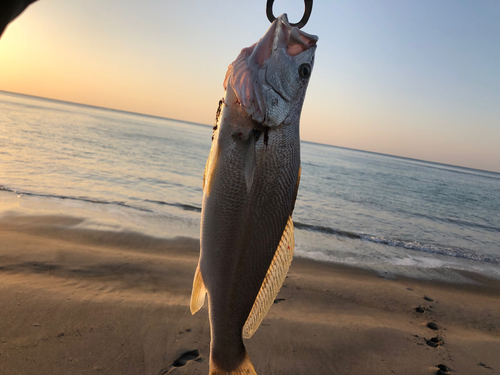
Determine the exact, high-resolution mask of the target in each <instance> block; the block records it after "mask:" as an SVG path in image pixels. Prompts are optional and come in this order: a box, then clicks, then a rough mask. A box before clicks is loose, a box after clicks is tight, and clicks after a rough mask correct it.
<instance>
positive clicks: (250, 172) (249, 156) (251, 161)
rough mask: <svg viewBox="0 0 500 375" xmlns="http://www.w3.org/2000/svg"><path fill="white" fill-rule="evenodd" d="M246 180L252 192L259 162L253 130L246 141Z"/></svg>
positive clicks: (248, 189)
mask: <svg viewBox="0 0 500 375" xmlns="http://www.w3.org/2000/svg"><path fill="white" fill-rule="evenodd" d="M245 148H246V150H245V182H246V184H247V193H250V190H251V189H252V184H253V178H254V175H255V168H256V166H257V162H256V160H255V158H256V156H255V135H254V132H253V130H252V132H251V133H250V135H249V137H248V140H247V141H246V143H245Z"/></svg>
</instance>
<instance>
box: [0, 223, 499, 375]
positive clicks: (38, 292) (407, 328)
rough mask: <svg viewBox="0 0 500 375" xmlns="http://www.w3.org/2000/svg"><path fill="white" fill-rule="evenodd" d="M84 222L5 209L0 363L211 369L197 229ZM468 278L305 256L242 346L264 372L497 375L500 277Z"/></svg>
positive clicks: (1, 368)
mask: <svg viewBox="0 0 500 375" xmlns="http://www.w3.org/2000/svg"><path fill="white" fill-rule="evenodd" d="M81 221H82V220H81V219H78V218H73V217H68V216H38V217H37V216H15V215H7V216H3V217H2V218H1V219H0V306H1V308H0V374H2V375H14V374H23V375H24V374H54V375H57V374H61V375H62V374H64V375H66V374H100V373H101V374H120V375H123V374H153V375H157V374H207V373H208V354H209V341H210V330H209V322H208V313H207V308H206V306H204V307H203V309H202V310H201V311H200V312H198V313H197V314H196V315H194V316H191V314H190V312H189V297H190V293H191V285H192V284H191V283H192V278H193V275H194V271H195V268H196V264H197V259H198V251H199V245H198V240H196V239H191V238H175V239H171V240H165V239H158V238H152V237H148V236H145V235H142V234H140V233H132V232H126V233H125V232H120V233H117V232H111V231H107V232H106V231H95V230H88V229H83V228H82V227H80V224H81ZM464 276H465V277H467V278H469V279H470V280H472V281H474V283H471V284H447V283H442V282H439V283H438V282H431V281H421V280H413V279H405V278H397V279H393V280H388V279H385V278H382V277H380V276H378V275H375V274H372V273H370V272H368V271H364V270H360V269H356V268H351V267H343V266H338V265H332V264H326V263H321V262H315V261H310V260H305V259H300V258H296V259H295V260H294V261H293V263H292V267H291V269H290V272H289V276H288V278H287V279H286V281H285V284H284V287H283V288H282V290H281V292H280V294H279V296H278V298H277V300H276V301H275V305H274V306H273V307H272V308H271V311H270V312H269V314H268V315H267V317H266V319H265V320H264V321H263V324H262V325H261V327H260V328H259V330H258V331H257V332H256V334H255V335H254V337H253V338H252V339H250V340H246V341H245V344H246V347H247V350H248V352H249V355H250V358H251V359H252V361H253V363H254V365H255V368H256V370H257V372H258V373H259V375H264V374H288V375H294V374H297V375H298V374H336V375H342V374H346V375H347V374H349V375H355V374H360V375H361V374H363V375H366V374H383V375H387V374H405V375H409V374H436V373H438V371H441V374H446V373H450V374H500V356H499V353H500V282H499V281H494V280H490V279H486V278H482V277H480V276H478V275H474V274H464ZM417 310H418V311H417ZM186 352H191V353H190V354H188V355H185V356H184V357H183V356H182V355H183V353H186ZM174 364H175V366H174ZM437 365H445V366H447V368H448V369H447V368H445V367H442V369H441V370H439V368H438V367H437Z"/></svg>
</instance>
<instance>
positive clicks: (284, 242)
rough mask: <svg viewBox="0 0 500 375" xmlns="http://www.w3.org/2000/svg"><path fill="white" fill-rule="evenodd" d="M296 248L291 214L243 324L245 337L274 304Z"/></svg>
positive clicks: (256, 326) (251, 332)
mask: <svg viewBox="0 0 500 375" xmlns="http://www.w3.org/2000/svg"><path fill="white" fill-rule="evenodd" d="M294 248H295V241H294V238H293V221H292V216H290V217H289V218H288V222H287V224H286V227H285V230H284V231H283V235H282V236H281V240H280V243H279V245H278V248H277V249H276V252H275V254H274V258H273V260H272V262H271V265H270V266H269V269H268V270H267V273H266V277H265V278H264V281H263V282H262V286H261V288H260V290H259V293H258V294H257V298H256V299H255V302H254V304H253V306H252V310H251V311H250V314H249V315H248V318H247V321H246V322H245V325H244V326H243V338H244V339H249V338H250V337H252V335H253V334H254V333H255V331H257V328H259V326H260V323H261V322H262V320H263V319H264V317H265V316H266V314H267V312H268V311H269V309H270V308H271V306H272V305H273V303H274V299H275V298H276V296H277V295H278V292H279V291H280V289H281V285H283V281H285V277H286V274H287V272H288V268H290V264H291V263H292V259H293V251H294Z"/></svg>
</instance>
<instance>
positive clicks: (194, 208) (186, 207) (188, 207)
mask: <svg viewBox="0 0 500 375" xmlns="http://www.w3.org/2000/svg"><path fill="white" fill-rule="evenodd" d="M144 201H145V202H149V203H156V204H160V205H164V206H171V207H179V208H182V209H183V210H185V211H194V212H201V207H198V206H191V205H190V204H185V203H169V202H164V201H155V200H149V199H145V200H144Z"/></svg>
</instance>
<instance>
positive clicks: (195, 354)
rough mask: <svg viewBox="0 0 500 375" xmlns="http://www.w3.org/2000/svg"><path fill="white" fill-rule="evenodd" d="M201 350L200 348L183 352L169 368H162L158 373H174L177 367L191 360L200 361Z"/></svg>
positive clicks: (162, 374) (163, 374) (160, 374)
mask: <svg viewBox="0 0 500 375" xmlns="http://www.w3.org/2000/svg"><path fill="white" fill-rule="evenodd" d="M200 360H201V357H200V352H199V351H198V349H195V350H190V351H188V352H184V353H182V354H181V355H180V356H179V357H177V359H176V360H175V361H174V362H173V363H172V364H171V365H170V366H169V367H167V368H164V369H161V370H160V372H158V375H167V374H170V373H172V371H174V370H175V369H176V368H177V367H182V366H185V365H186V364H187V363H188V362H189V361H200Z"/></svg>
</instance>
